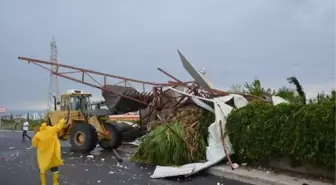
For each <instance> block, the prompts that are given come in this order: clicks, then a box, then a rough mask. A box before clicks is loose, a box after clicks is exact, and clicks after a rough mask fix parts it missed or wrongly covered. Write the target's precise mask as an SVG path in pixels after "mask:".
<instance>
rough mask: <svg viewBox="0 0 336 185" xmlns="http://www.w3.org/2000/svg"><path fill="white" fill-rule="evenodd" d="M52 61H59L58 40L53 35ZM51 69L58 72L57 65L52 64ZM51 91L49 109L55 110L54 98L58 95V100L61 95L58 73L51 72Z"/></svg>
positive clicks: (51, 45)
mask: <svg viewBox="0 0 336 185" xmlns="http://www.w3.org/2000/svg"><path fill="white" fill-rule="evenodd" d="M50 61H51V62H54V63H57V46H56V40H55V38H54V37H53V40H52V41H51V43H50ZM50 70H51V71H53V72H56V71H57V67H56V66H54V65H53V66H51V69H50ZM49 83H50V84H49V93H48V110H49V111H52V110H54V98H53V96H55V97H56V100H58V96H59V89H58V78H57V76H56V75H54V74H53V73H52V72H50V82H49Z"/></svg>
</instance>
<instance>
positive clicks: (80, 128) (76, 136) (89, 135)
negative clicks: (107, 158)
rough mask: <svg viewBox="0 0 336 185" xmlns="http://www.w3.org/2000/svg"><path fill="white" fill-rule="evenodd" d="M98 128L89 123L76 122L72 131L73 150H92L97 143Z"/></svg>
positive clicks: (71, 142)
mask: <svg viewBox="0 0 336 185" xmlns="http://www.w3.org/2000/svg"><path fill="white" fill-rule="evenodd" d="M97 141H98V136H97V133H96V129H95V128H94V127H93V126H92V125H90V124H87V123H76V124H75V125H74V126H73V127H72V129H71V132H70V144H71V150H72V151H73V152H85V153H87V152H91V151H92V150H93V149H94V148H95V147H96V145H97Z"/></svg>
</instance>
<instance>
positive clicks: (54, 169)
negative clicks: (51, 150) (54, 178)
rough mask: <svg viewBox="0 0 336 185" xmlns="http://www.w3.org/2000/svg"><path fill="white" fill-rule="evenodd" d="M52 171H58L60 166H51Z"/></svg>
mask: <svg viewBox="0 0 336 185" xmlns="http://www.w3.org/2000/svg"><path fill="white" fill-rule="evenodd" d="M39 171H40V170H39ZM50 171H51V172H52V173H55V172H58V166H55V167H52V168H50ZM40 173H41V172H40Z"/></svg>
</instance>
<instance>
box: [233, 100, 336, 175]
mask: <svg viewBox="0 0 336 185" xmlns="http://www.w3.org/2000/svg"><path fill="white" fill-rule="evenodd" d="M227 131H228V134H229V137H230V141H231V142H232V146H233V149H234V151H235V157H237V159H238V161H241V162H256V163H259V164H261V163H264V162H268V161H270V160H272V159H278V158H282V157H285V158H290V159H291V160H292V161H295V162H298V163H299V164H300V163H301V164H310V165H314V166H316V167H323V168H325V169H335V101H328V102H323V103H318V104H317V103H316V104H308V105H302V104H279V105H277V106H273V105H271V104H267V103H263V102H252V103H250V104H248V105H247V106H245V107H243V108H241V109H238V110H235V111H233V112H232V113H231V114H230V115H229V117H228V123H227Z"/></svg>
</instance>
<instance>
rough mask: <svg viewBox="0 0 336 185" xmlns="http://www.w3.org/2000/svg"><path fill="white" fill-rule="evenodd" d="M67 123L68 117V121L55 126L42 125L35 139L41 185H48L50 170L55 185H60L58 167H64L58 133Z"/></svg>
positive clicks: (62, 121) (62, 120) (61, 121)
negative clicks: (47, 173) (47, 175)
mask: <svg viewBox="0 0 336 185" xmlns="http://www.w3.org/2000/svg"><path fill="white" fill-rule="evenodd" d="M67 122H68V116H67V118H66V119H61V120H60V121H59V122H58V124H56V125H54V126H47V124H46V123H42V124H41V127H40V128H39V129H38V130H36V134H35V135H34V137H33V140H32V146H33V147H34V148H37V162H38V166H39V169H40V180H41V185H46V172H47V171H48V170H50V171H51V172H52V174H53V185H59V183H58V167H59V166H62V165H63V161H62V158H61V145H60V142H59V140H58V137H57V133H58V132H59V131H61V130H62V129H63V127H64V126H65V124H67Z"/></svg>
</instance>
